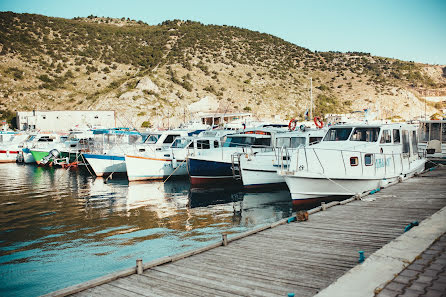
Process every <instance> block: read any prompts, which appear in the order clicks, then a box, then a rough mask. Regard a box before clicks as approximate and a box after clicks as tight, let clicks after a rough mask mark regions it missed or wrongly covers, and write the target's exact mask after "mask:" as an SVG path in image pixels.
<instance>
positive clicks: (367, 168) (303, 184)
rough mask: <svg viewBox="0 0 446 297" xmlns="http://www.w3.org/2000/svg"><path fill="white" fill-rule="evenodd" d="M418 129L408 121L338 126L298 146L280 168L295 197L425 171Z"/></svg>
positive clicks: (340, 191)
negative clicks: (310, 143)
mask: <svg viewBox="0 0 446 297" xmlns="http://www.w3.org/2000/svg"><path fill="white" fill-rule="evenodd" d="M425 162H426V159H425V158H423V157H420V156H419V154H418V147H417V128H416V126H415V125H408V124H377V125H369V124H367V125H365V124H358V125H339V126H333V127H331V128H330V129H329V130H328V132H327V134H326V135H325V136H324V138H323V140H322V141H321V142H320V143H318V144H316V145H313V146H311V147H303V148H299V149H297V150H296V151H295V152H293V154H292V155H291V160H290V165H289V167H288V169H284V170H281V171H279V174H280V175H282V176H283V177H284V178H285V182H286V183H287V185H288V188H289V189H290V192H291V197H292V198H293V199H294V200H298V199H310V198H320V197H327V196H332V195H355V194H361V193H363V192H366V191H371V190H374V189H379V188H380V187H381V186H383V185H385V184H386V183H390V182H393V181H396V180H398V179H399V178H405V177H407V176H411V175H413V174H415V173H419V172H421V171H423V170H424V165H425Z"/></svg>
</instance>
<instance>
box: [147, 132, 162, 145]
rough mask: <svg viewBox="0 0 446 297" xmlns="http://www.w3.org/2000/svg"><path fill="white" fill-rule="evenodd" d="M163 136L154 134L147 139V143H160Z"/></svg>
mask: <svg viewBox="0 0 446 297" xmlns="http://www.w3.org/2000/svg"><path fill="white" fill-rule="evenodd" d="M160 136H161V134H152V135H149V137H147V139H146V143H155V142H157V141H158V139H159V138H160Z"/></svg>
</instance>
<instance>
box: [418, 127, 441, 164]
mask: <svg viewBox="0 0 446 297" xmlns="http://www.w3.org/2000/svg"><path fill="white" fill-rule="evenodd" d="M418 150H419V152H424V151H425V152H426V157H427V159H428V160H430V161H433V162H437V163H446V120H432V121H420V140H419V142H418Z"/></svg>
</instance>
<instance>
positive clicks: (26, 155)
mask: <svg viewBox="0 0 446 297" xmlns="http://www.w3.org/2000/svg"><path fill="white" fill-rule="evenodd" d="M22 156H23V163H26V164H31V163H35V162H36V160H34V157H33V155H32V154H31V150H30V149H29V148H24V149H22Z"/></svg>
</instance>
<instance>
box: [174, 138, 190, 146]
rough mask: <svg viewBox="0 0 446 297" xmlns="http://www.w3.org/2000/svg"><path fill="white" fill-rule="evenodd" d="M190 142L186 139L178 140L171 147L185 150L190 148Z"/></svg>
mask: <svg viewBox="0 0 446 297" xmlns="http://www.w3.org/2000/svg"><path fill="white" fill-rule="evenodd" d="M190 142H191V141H190V140H187V139H185V138H177V139H175V141H174V142H173V143H172V145H171V147H172V148H185V147H186V146H188V145H189V144H190Z"/></svg>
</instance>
